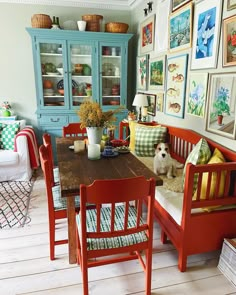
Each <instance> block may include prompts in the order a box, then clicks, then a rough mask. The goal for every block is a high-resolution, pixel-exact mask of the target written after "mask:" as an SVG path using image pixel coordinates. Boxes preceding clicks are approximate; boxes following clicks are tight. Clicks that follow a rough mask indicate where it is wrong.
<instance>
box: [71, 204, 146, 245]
mask: <svg viewBox="0 0 236 295" xmlns="http://www.w3.org/2000/svg"><path fill="white" fill-rule="evenodd" d="M124 209H125V207H124V206H122V205H120V206H116V210H115V225H114V228H115V230H121V229H123V223H124V215H125V211H124ZM136 215H137V212H136V209H135V207H132V206H130V207H129V217H128V227H129V228H132V227H135V226H136ZM110 217H111V208H110V207H102V208H101V231H102V232H106V231H109V230H110ZM76 219H77V226H78V230H79V232H80V214H78V215H77V217H76ZM86 221H87V231H88V232H95V231H96V210H95V209H92V210H87V211H86ZM140 224H143V221H142V219H141V220H140ZM147 240H148V237H147V235H146V233H145V232H144V231H143V232H140V233H137V234H131V235H126V236H120V237H113V238H105V239H91V238H89V239H87V250H98V249H112V248H119V247H125V246H130V245H134V244H137V243H141V242H145V241H147Z"/></svg>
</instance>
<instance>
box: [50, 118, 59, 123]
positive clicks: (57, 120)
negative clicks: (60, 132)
mask: <svg viewBox="0 0 236 295" xmlns="http://www.w3.org/2000/svg"><path fill="white" fill-rule="evenodd" d="M59 121H60V118H57V119H53V118H51V122H59Z"/></svg>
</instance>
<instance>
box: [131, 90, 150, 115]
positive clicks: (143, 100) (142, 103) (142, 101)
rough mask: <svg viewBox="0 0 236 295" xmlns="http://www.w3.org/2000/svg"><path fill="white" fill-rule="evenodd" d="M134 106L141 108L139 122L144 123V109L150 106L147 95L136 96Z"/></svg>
mask: <svg viewBox="0 0 236 295" xmlns="http://www.w3.org/2000/svg"><path fill="white" fill-rule="evenodd" d="M133 106H137V107H139V116H138V121H142V107H146V106H148V100H147V95H145V94H136V95H135V97H134V101H133Z"/></svg>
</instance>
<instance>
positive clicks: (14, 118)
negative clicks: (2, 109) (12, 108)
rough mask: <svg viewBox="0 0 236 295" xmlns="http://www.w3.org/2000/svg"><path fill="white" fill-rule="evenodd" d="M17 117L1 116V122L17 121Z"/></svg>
mask: <svg viewBox="0 0 236 295" xmlns="http://www.w3.org/2000/svg"><path fill="white" fill-rule="evenodd" d="M16 119H17V116H9V117H2V116H0V121H15V120H16Z"/></svg>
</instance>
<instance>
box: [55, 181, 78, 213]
mask: <svg viewBox="0 0 236 295" xmlns="http://www.w3.org/2000/svg"><path fill="white" fill-rule="evenodd" d="M52 194H53V202H54V210H55V211H58V210H64V209H66V208H67V206H66V198H62V197H61V187H60V185H56V186H54V187H53V188H52ZM75 207H76V208H78V207H80V197H79V196H76V197H75Z"/></svg>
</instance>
